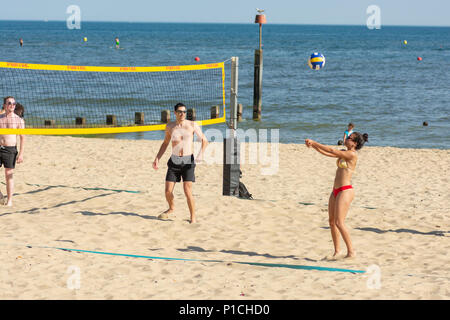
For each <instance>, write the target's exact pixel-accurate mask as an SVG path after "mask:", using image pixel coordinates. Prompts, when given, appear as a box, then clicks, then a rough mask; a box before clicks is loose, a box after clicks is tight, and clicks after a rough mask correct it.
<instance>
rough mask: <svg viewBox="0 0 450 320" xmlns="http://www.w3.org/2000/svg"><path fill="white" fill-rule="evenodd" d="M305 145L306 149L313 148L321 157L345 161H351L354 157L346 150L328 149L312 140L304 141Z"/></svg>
mask: <svg viewBox="0 0 450 320" xmlns="http://www.w3.org/2000/svg"><path fill="white" fill-rule="evenodd" d="M305 144H306V145H307V146H308V147H313V148H314V149H316V150H317V151H318V152H320V153H321V154H323V155H326V156H328V157H333V158H342V159H345V160H351V159H353V157H354V156H355V155H354V153H353V152H350V151H348V150H336V149H334V148H331V147H328V146H326V145H323V144H320V143H318V142H316V141H314V140H311V139H306V140H305Z"/></svg>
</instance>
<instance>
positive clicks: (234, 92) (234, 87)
mask: <svg viewBox="0 0 450 320" xmlns="http://www.w3.org/2000/svg"><path fill="white" fill-rule="evenodd" d="M238 75H239V57H232V58H231V86H230V128H231V130H232V131H235V130H236V129H237V111H238V110H237V108H238V102H237V97H238V83H239V82H238ZM234 134H235V132H234Z"/></svg>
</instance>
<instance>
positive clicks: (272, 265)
mask: <svg viewBox="0 0 450 320" xmlns="http://www.w3.org/2000/svg"><path fill="white" fill-rule="evenodd" d="M25 246H26V247H28V248H44V249H57V250H62V251H68V252H79V253H92V254H100V255H109V256H120V257H128V258H144V259H155V260H171V261H195V262H222V263H237V264H245V265H252V266H260V267H272V268H289V269H301V270H318V271H332V272H349V273H353V274H357V273H359V274H361V273H366V271H363V270H352V269H341V268H328V267H319V266H305V265H293V264H282V263H263V262H246V261H225V260H202V259H187V258H171V257H155V256H145V255H135V254H125V253H113V252H104V251H92V250H83V249H69V248H60V247H48V246H31V245H25Z"/></svg>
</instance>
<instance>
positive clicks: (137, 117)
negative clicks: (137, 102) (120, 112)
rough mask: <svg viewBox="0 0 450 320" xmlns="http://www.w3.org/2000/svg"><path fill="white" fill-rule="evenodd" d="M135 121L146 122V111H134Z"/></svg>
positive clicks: (137, 122)
mask: <svg viewBox="0 0 450 320" xmlns="http://www.w3.org/2000/svg"><path fill="white" fill-rule="evenodd" d="M134 123H135V124H141V125H142V124H144V113H143V112H135V113H134Z"/></svg>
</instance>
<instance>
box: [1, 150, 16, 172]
mask: <svg viewBox="0 0 450 320" xmlns="http://www.w3.org/2000/svg"><path fill="white" fill-rule="evenodd" d="M16 158H17V147H16V146H13V147H7V146H0V167H1V166H2V165H3V166H4V167H5V168H8V169H14V168H15V167H16Z"/></svg>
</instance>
